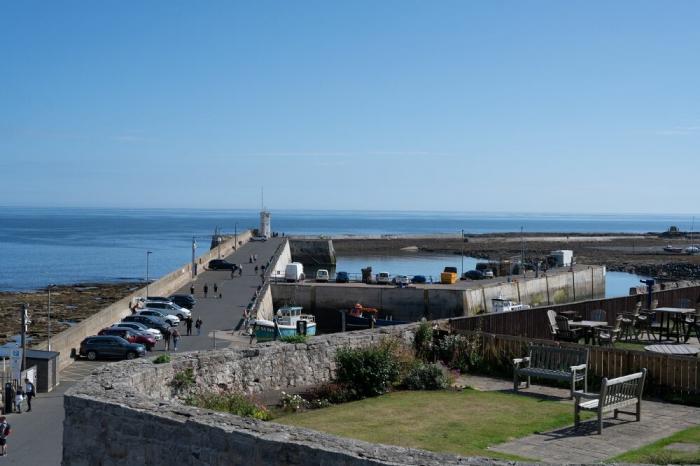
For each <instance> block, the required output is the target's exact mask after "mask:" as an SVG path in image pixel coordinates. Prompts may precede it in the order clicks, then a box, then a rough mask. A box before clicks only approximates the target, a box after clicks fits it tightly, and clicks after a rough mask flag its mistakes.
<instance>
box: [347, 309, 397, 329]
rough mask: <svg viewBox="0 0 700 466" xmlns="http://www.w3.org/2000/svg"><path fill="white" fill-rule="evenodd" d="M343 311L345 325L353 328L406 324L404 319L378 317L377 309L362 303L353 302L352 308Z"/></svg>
mask: <svg viewBox="0 0 700 466" xmlns="http://www.w3.org/2000/svg"><path fill="white" fill-rule="evenodd" d="M343 312H345V327H346V328H348V329H350V330H353V329H366V328H371V327H388V326H390V325H401V324H407V323H408V321H406V320H394V319H391V318H388V319H387V318H385V319H379V318H377V314H378V313H379V311H378V310H377V309H375V308H373V307H364V306H363V305H362V304H359V303H358V304H355V305H354V306H353V307H352V308H350V309H346V310H343Z"/></svg>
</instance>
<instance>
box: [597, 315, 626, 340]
mask: <svg viewBox="0 0 700 466" xmlns="http://www.w3.org/2000/svg"><path fill="white" fill-rule="evenodd" d="M622 321H623V316H622V314H618V315H617V318H616V319H615V325H613V326H609V325H608V326H605V327H596V329H595V332H596V340H598V344H599V345H601V346H602V345H610V346H615V341H616V340H618V339H619V338H620V333H621V332H622V329H621V325H622Z"/></svg>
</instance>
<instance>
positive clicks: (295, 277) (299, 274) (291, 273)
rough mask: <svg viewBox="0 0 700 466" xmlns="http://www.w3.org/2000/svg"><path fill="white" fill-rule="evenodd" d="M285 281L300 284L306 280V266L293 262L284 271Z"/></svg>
mask: <svg viewBox="0 0 700 466" xmlns="http://www.w3.org/2000/svg"><path fill="white" fill-rule="evenodd" d="M284 279H285V281H288V282H298V281H299V280H303V279H304V266H303V265H302V264H301V263H299V262H292V263H291V264H287V268H286V269H284Z"/></svg>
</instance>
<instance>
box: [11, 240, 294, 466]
mask: <svg viewBox="0 0 700 466" xmlns="http://www.w3.org/2000/svg"><path fill="white" fill-rule="evenodd" d="M284 239H285V238H272V239H269V240H267V241H264V242H262V241H259V242H256V241H252V242H249V243H247V244H244V245H243V246H241V247H240V248H239V249H238V251H236V252H234V253H233V254H231V255H229V256H227V257H225V259H226V260H228V261H229V262H233V263H235V264H243V275H242V276H240V277H239V276H238V272H236V276H235V277H234V278H231V272H230V271H228V270H226V271H223V270H222V271H204V272H201V273H199V275H198V276H197V278H196V280H195V282H194V285H195V297H196V298H197V304H196V305H195V307H194V309H193V311H192V317H193V319H194V320H197V318H198V317H199V318H201V319H202V321H203V326H202V332H201V335H197V334H196V333H197V332H196V329H195V328H194V326H193V327H192V333H193V335H192V336H187V335H186V330H185V324H184V322H183V323H181V324H180V326H179V327H178V331H179V332H180V333H181V334H182V335H183V336H182V338H181V339H180V344H179V345H178V351H195V350H207V349H210V348H213V347H214V345H216V347H217V348H223V347H227V346H231V345H233V344H234V343H233V342H232V338H231V336H232V333H233V329H234V327H235V326H236V325H237V324H238V322H239V320H240V319H241V317H242V316H243V311H244V310H245V307H246V306H247V304H248V303H249V302H250V301H251V298H252V297H253V294H254V293H255V290H256V289H257V287H258V286H259V285H260V284H261V283H262V282H261V279H260V270H259V269H258V272H257V273H256V272H255V270H254V267H255V266H256V265H258V267H259V266H260V265H264V264H266V263H267V261H268V260H269V259H270V258H271V257H272V255H273V254H274V253H275V251H276V249H277V247H278V246H279V245H280V244H282V242H283V241H284ZM251 254H257V255H258V260H257V262H256V263H253V264H251V263H249V257H250V255H251ZM205 283H206V284H208V286H209V293H208V295H207V297H206V298H205V297H204V293H203V287H204V284H205ZM214 284H216V285H217V288H218V292H220V293H221V296H222V297H221V298H219V297H218V293H217V294H216V295H215V294H214ZM189 292H190V285H189V284H188V285H186V286H185V287H183V288H181V289H180V290H178V292H177V293H189ZM163 347H164V344H163V343H162V342H159V343H158V344H157V345H156V347H155V348H154V350H153V351H152V352H151V353H150V354H149V356H153V355H157V354H159V353H162V352H163V351H164V348H163ZM171 350H172V347H171ZM103 364H109V362H108V361H87V360H77V361H75V362H74V363H73V364H71V365H70V366H68V367H67V368H66V369H64V370H63V371H61V373H60V379H59V380H60V385H59V386H58V387H57V388H56V389H54V390H53V391H52V392H50V393H40V394H39V395H38V396H37V397H36V398H34V401H33V402H32V411H31V412H26V411H25V410H24V409H23V411H22V413H21V414H16V413H13V414H9V415H7V420H8V422H9V423H10V425H11V426H12V434H11V435H10V436H9V437H8V439H7V440H8V442H7V444H8V455H7V456H5V457H0V466H5V465H18V466H19V465H22V466H27V465H31V466H58V465H60V464H61V456H62V448H63V447H62V444H63V417H64V412H63V395H64V394H65V392H66V391H67V390H68V389H69V388H70V387H72V386H73V385H75V384H76V383H77V382H79V381H80V380H82V379H83V378H85V377H86V376H87V375H89V374H90V373H91V372H92V371H93V370H94V369H96V368H98V367H100V366H102V365H103Z"/></svg>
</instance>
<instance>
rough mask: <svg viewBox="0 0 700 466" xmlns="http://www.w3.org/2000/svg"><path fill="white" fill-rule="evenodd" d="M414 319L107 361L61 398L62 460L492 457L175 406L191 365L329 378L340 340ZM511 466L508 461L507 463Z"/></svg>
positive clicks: (401, 330) (276, 379)
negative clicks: (179, 378)
mask: <svg viewBox="0 0 700 466" xmlns="http://www.w3.org/2000/svg"><path fill="white" fill-rule="evenodd" d="M415 326H416V325H415V324H410V325H405V326H399V327H395V328H392V329H378V330H371V331H362V332H352V333H346V334H336V335H327V336H319V337H315V338H312V339H310V341H309V343H307V344H297V345H288V344H284V343H278V342H274V343H268V344H262V345H257V346H254V347H251V348H249V349H238V350H236V349H227V350H219V351H206V352H193V353H185V354H181V355H176V356H174V358H173V361H172V362H171V363H168V364H160V365H155V364H153V363H152V361H151V360H149V359H142V360H135V361H124V362H121V363H116V364H110V365H107V366H104V367H102V368H101V369H99V370H97V371H95V372H93V374H92V375H91V376H90V377H89V378H87V379H86V380H85V381H83V382H82V383H80V384H79V385H77V386H75V387H73V388H72V389H71V390H69V391H68V392H67V393H66V396H65V403H64V405H65V414H66V416H65V421H64V430H63V465H64V466H83V465H85V466H87V465H95V464H99V465H103V466H111V465H133V464H144V465H158V464H167V463H174V464H178V465H197V466H200V465H201V466H203V465H238V464H241V465H246V466H257V465H260V466H262V465H273V466H274V465H348V466H355V465H357V466H360V465H363V466H365V465H399V464H402V465H427V466H430V465H436V466H437V465H458V464H460V465H464V464H474V465H487V464H488V465H497V464H505V463H501V462H497V461H492V460H488V459H484V458H464V457H457V456H453V455H443V454H436V453H431V452H427V451H422V450H415V449H408V448H401V447H392V446H386V445H377V444H371V443H367V442H362V441H357V440H351V439H346V438H339V437H335V436H332V435H328V434H323V433H320V432H316V431H312V430H307V429H301V428H296V427H291V426H283V425H280V424H276V423H274V422H262V421H256V420H251V419H244V418H241V417H238V416H234V415H230V414H225V413H218V412H213V411H209V410H204V409H200V408H194V407H190V406H185V405H183V404H182V403H181V402H180V401H179V399H178V397H177V396H176V395H177V394H176V393H175V392H174V391H173V388H172V387H171V386H170V383H169V382H170V381H171V380H172V378H173V377H174V375H175V374H176V373H178V372H179V371H182V370H184V369H185V368H187V367H191V368H192V369H193V372H194V374H195V377H196V380H197V382H198V384H199V385H200V386H204V387H207V388H208V389H214V390H216V389H220V390H224V389H235V390H241V391H244V392H247V393H253V394H255V393H262V392H264V391H267V390H277V389H289V388H291V387H302V386H309V385H315V384H318V383H321V382H324V381H328V380H330V379H331V377H332V376H333V373H334V370H335V367H334V355H335V352H336V351H337V349H338V348H340V347H347V346H352V347H359V346H367V345H371V344H373V343H376V342H379V341H380V340H381V339H383V338H386V337H387V336H388V335H394V336H397V337H399V338H405V339H407V340H411V339H412V338H413V331H414V330H415ZM510 464H513V463H510Z"/></svg>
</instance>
